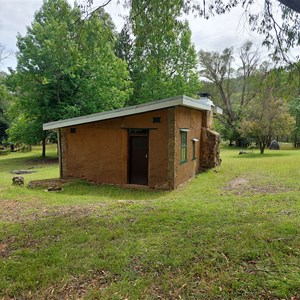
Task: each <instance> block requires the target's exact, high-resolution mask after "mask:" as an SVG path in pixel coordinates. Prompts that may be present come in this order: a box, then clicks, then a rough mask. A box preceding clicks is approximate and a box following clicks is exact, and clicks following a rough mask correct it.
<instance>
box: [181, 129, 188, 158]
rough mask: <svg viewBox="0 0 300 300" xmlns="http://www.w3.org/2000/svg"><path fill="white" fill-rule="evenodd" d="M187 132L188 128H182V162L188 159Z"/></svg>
mask: <svg viewBox="0 0 300 300" xmlns="http://www.w3.org/2000/svg"><path fill="white" fill-rule="evenodd" d="M187 132H188V130H186V129H180V141H181V143H180V163H185V162H186V161H187Z"/></svg>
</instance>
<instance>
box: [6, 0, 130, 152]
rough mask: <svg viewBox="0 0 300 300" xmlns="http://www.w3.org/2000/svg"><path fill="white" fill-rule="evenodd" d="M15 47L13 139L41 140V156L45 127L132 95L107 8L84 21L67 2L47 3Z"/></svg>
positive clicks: (105, 107)
mask: <svg viewBox="0 0 300 300" xmlns="http://www.w3.org/2000/svg"><path fill="white" fill-rule="evenodd" d="M17 46H18V48H19V52H18V54H17V69H16V72H14V73H13V74H12V75H11V77H12V78H11V82H12V83H13V84H12V86H14V91H15V93H17V94H18V95H19V99H20V100H19V101H18V103H16V104H15V110H16V111H17V112H18V115H17V118H14V120H15V121H14V123H13V124H12V127H11V129H10V130H9V134H10V139H11V140H17V139H21V140H22V141H23V142H26V143H36V142H39V141H43V156H45V140H46V137H47V133H46V132H44V131H43V129H42V124H43V123H46V122H50V121H56V120H59V119H64V118H69V117H76V116H80V115H84V114H89V113H94V112H98V111H103V110H109V109H113V108H119V107H123V105H124V103H125V101H126V100H127V98H128V96H129V94H130V88H129V85H130V82H129V76H128V71H127V68H126V63H125V62H124V61H122V60H121V59H119V58H117V57H116V56H115V54H114V46H115V34H114V31H113V23H112V21H111V19H110V17H109V15H108V14H106V13H105V12H104V11H103V10H98V12H97V14H94V15H93V16H92V17H91V18H90V19H84V18H83V17H82V12H81V11H80V10H79V8H78V7H76V6H75V7H74V8H73V9H72V8H71V7H70V5H69V4H68V3H67V1H66V0H46V1H44V3H43V6H42V7H41V9H40V10H39V11H38V12H37V13H36V14H35V18H34V21H33V23H32V24H31V27H28V28H27V34H26V35H25V36H20V35H19V36H18V43H17ZM20 133H22V134H20Z"/></svg>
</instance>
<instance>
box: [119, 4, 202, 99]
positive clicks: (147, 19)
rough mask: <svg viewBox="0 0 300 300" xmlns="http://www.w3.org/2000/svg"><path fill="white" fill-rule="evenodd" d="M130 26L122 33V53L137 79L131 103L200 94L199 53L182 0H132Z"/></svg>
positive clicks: (134, 77) (120, 53)
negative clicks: (194, 44)
mask: <svg viewBox="0 0 300 300" xmlns="http://www.w3.org/2000/svg"><path fill="white" fill-rule="evenodd" d="M130 4H131V11H130V17H129V22H128V24H127V28H124V30H123V31H122V32H121V34H120V38H119V41H120V43H119V47H118V53H119V55H120V56H121V57H122V58H125V59H127V62H128V64H129V69H130V71H131V78H132V81H133V88H134V92H133V96H132V98H131V101H130V104H135V103H142V102H148V101H152V100H157V99H162V98H166V97H171V96H175V95H180V94H186V95H190V96H193V95H196V94H197V93H198V91H199V88H200V83H199V79H198V74H197V70H196V68H197V56H196V51H195V49H194V46H193V45H192V43H191V31H190V29H189V26H188V23H187V22H186V21H180V20H179V19H178V18H179V17H180V16H181V11H182V7H181V4H180V1H177V2H176V1H167V0H164V1H162V2H161V3H160V5H157V3H156V2H152V1H146V0H133V1H131V3H130Z"/></svg>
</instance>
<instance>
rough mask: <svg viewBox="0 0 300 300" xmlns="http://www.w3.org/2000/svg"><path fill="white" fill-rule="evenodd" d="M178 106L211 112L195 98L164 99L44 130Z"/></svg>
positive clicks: (48, 125)
mask: <svg viewBox="0 0 300 300" xmlns="http://www.w3.org/2000/svg"><path fill="white" fill-rule="evenodd" d="M177 105H181V106H185V107H190V108H194V109H198V110H206V111H209V110H211V108H210V107H209V106H208V105H205V104H203V103H200V102H199V101H197V100H195V99H193V98H190V97H187V96H178V97H173V98H167V99H163V100H160V101H155V102H150V103H147V104H141V105H136V106H130V107H126V108H120V109H116V110H111V111H106V112H101V113H96V114H91V115H86V116H82V117H77V118H71V119H66V120H60V121H55V122H49V123H45V124H43V130H53V129H57V128H63V127H69V126H75V125H81V124H86V123H92V122H97V121H102V120H107V119H113V118H119V117H124V116H130V115H135V114H140V113H144V112H149V111H154V110H159V109H163V108H168V107H173V106H177Z"/></svg>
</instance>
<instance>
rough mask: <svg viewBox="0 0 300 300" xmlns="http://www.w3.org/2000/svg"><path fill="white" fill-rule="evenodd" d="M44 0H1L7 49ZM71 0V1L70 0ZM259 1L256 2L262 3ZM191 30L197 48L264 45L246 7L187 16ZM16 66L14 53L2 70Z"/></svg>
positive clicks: (0, 31) (0, 35) (112, 8)
mask: <svg viewBox="0 0 300 300" xmlns="http://www.w3.org/2000/svg"><path fill="white" fill-rule="evenodd" d="M103 1H104V0H96V1H94V2H95V3H103ZM42 2H43V1H42V0H0V44H2V45H4V46H5V47H6V49H7V50H12V51H17V48H16V35H17V34H18V33H20V34H21V35H24V34H25V33H26V26H30V24H31V22H32V21H33V17H34V12H35V11H37V10H38V9H39V8H40V7H41V5H42ZM70 2H72V1H71V0H70ZM116 2H117V0H112V4H111V5H109V6H107V7H106V10H107V12H108V13H110V14H111V16H112V18H113V20H114V22H115V25H116V28H117V30H118V31H120V30H121V28H122V26H123V20H122V18H121V17H120V15H122V14H124V8H123V7H122V5H116ZM259 2H261V1H258V2H257V4H255V5H258V6H259V5H260V4H259ZM188 20H189V23H190V27H191V30H192V41H193V43H194V44H195V46H196V49H197V50H199V49H203V50H206V51H221V50H223V49H224V48H226V47H231V46H236V47H239V46H241V44H242V43H243V42H245V41H246V40H247V39H248V40H249V39H250V40H252V41H253V42H254V44H255V45H256V46H257V47H260V45H261V37H259V36H258V35H257V34H255V33H253V32H251V31H250V30H249V27H247V24H246V21H245V19H244V18H243V10H242V9H241V8H235V9H233V10H232V12H231V13H229V14H226V15H222V16H215V17H213V18H211V19H209V20H204V19H203V18H193V17H192V16H189V17H188ZM15 66H16V60H15V57H14V56H11V57H10V58H8V59H6V60H5V61H4V63H2V65H1V66H0V70H7V67H13V68H15Z"/></svg>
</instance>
